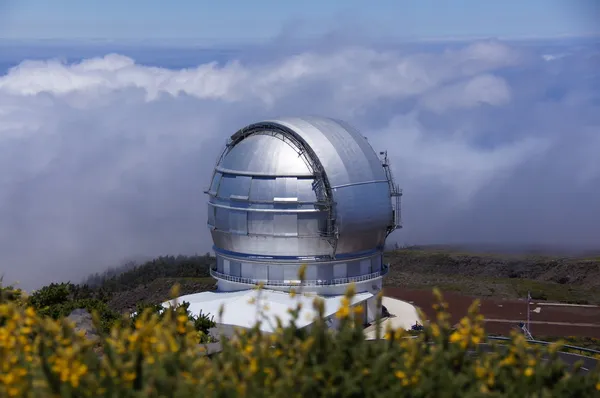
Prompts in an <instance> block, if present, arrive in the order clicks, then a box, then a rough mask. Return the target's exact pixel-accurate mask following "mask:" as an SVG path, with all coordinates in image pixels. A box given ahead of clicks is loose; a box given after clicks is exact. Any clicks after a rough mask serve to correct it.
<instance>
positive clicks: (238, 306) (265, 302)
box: [163, 289, 377, 332]
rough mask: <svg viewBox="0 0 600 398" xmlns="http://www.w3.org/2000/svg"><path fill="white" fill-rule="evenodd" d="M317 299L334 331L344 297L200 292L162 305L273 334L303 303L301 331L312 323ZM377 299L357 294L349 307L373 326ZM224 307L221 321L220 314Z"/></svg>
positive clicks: (231, 324)
mask: <svg viewBox="0 0 600 398" xmlns="http://www.w3.org/2000/svg"><path fill="white" fill-rule="evenodd" d="M315 297H320V298H322V299H323V300H324V304H325V314H324V315H325V317H326V318H329V319H331V326H332V327H334V328H335V327H336V322H335V316H334V315H335V313H336V312H337V310H338V309H339V308H340V306H341V300H342V297H344V296H343V295H336V296H318V295H316V294H315V293H301V294H297V295H296V296H295V297H292V296H291V295H290V294H289V293H287V292H280V291H276V290H267V289H263V290H257V289H250V290H241V291H235V292H219V291H216V292H202V293H195V294H189V295H186V296H181V297H178V298H177V299H175V300H171V301H167V302H165V303H163V306H165V307H166V306H169V305H170V304H172V303H173V302H174V301H177V302H179V303H181V302H183V301H186V302H189V303H190V306H189V308H188V309H189V311H190V312H191V313H192V314H195V315H198V314H200V313H202V314H208V315H210V316H213V317H214V321H215V322H216V323H217V324H219V325H228V326H238V327H243V328H251V327H253V326H254V325H255V324H256V322H257V321H259V320H260V321H261V326H260V329H261V330H262V331H264V332H273V331H274V330H275V328H276V325H277V322H276V319H277V318H279V319H280V320H281V323H282V326H284V327H285V326H287V325H289V324H290V321H291V319H292V317H291V315H290V314H289V312H288V309H290V308H292V309H293V308H295V307H296V306H297V305H298V303H302V309H301V311H300V314H299V317H298V319H297V320H296V325H297V326H298V327H300V328H302V327H306V326H309V325H310V324H312V323H313V320H314V318H315V316H317V312H316V311H315V310H314V309H313V300H314V298H315ZM376 300H377V298H376V297H375V296H374V295H373V294H372V293H370V292H363V293H357V294H356V295H355V296H354V297H353V299H352V301H351V303H350V304H351V305H352V306H355V305H364V306H365V307H366V308H365V309H366V314H365V316H366V320H367V321H368V320H369V319H371V321H370V322H372V321H373V320H374V319H375V317H376V309H377V306H376ZM221 307H223V314H222V318H221V319H219V312H220V309H221Z"/></svg>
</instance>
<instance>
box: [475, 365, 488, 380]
mask: <svg viewBox="0 0 600 398" xmlns="http://www.w3.org/2000/svg"><path fill="white" fill-rule="evenodd" d="M486 373H487V372H486V370H485V368H484V367H482V366H477V367H476V368H475V375H477V378H479V379H483V378H484V377H485V375H486Z"/></svg>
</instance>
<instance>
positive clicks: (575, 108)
mask: <svg viewBox="0 0 600 398" xmlns="http://www.w3.org/2000/svg"><path fill="white" fill-rule="evenodd" d="M24 3H26V2H24ZM104 3H105V4H110V2H109V1H105V2H104ZM123 3H124V4H125V3H126V4H130V7H133V6H131V4H135V2H123ZM148 3H151V2H148ZM505 3H506V2H505ZM551 3H552V2H549V3H548V4H551ZM575 3H576V2H575ZM3 4H4V7H5V8H4V10H5V11H6V10H8V11H7V12H5V13H4V14H3V17H4V18H5V20H6V19H7V15H10V16H11V18H12V19H13V21H16V20H17V21H25V20H28V21H30V22H31V21H35V20H36V19H35V18H38V19H40V20H42V17H41V15H44V14H46V15H47V16H48V18H47V19H44V21H46V22H47V23H46V24H40V25H39V26H38V27H37V28H36V29H38V31H39V32H42V31H45V32H46V33H44V34H42V33H40V34H36V35H32V36H31V37H34V36H35V37H38V38H39V37H42V36H43V37H51V36H52V37H65V38H67V39H68V38H77V37H78V38H82V37H84V36H83V35H82V32H83V31H82V30H79V33H80V34H79V36H77V35H76V34H74V32H76V31H77V29H76V27H74V25H69V24H63V26H62V27H61V26H59V25H60V24H59V23H58V22H56V21H58V18H59V16H58V13H57V12H56V11H53V10H51V9H46V10H42V9H36V8H35V7H33V8H32V7H30V8H20V7H21V6H16V5H13V6H11V7H10V8H6V4H7V3H3ZM19 4H20V3H19ZM54 4H57V3H54ZM87 4H89V3H87ZM219 4H221V3H219ZM258 4H261V3H258ZM348 4H350V3H348ZM507 4H509V6H507V7H506V10H510V9H511V7H512V6H510V4H512V3H510V2H508V3H507ZM528 4H530V5H529V6H528V7H530V8H531V10H532V11H531V13H533V10H534V9H533V8H532V7H533V4H535V2H530V3H528ZM563 4H564V3H563ZM581 4H582V3H581ZM121 7H122V6H121ZM257 7H259V8H260V7H261V6H259V5H257ZM315 7H316V6H315ZM330 7H331V6H330ZM313 8H314V7H313ZM340 9H341V8H340ZM551 9H554V10H558V8H551ZM36 10H37V11H36ZM136 10H137V11H139V9H135V8H132V13H133V14H135V15H138V14H137V13H136V12H134V11H136ZM290 10H291V9H287V11H286V12H287V13H284V12H283V11H280V12H281V13H283V14H279V15H289V14H290V13H291V12H292V11H293V10H292V11H290ZM84 11H85V10H83V9H80V10H79V11H78V10H76V9H75V10H71V11H70V14H67V15H70V17H71V18H73V19H77V20H78V21H80V23H81V24H80V26H82V25H86V26H91V25H93V23H92V22H93V21H94V20H93V18H92V15H91V14H90V13H89V12H87V14H86V12H84ZM36 12H37V13H38V14H37V15H38V16H37V17H35V15H36ZM144 12H146V11H144ZM214 12H217V11H214ZM220 12H224V11H220ZM239 12H240V15H241V11H239ZM254 12H257V11H254ZM308 12H309V11H305V13H308ZM310 12H313V13H316V12H315V11H310ZM335 12H337V10H333V11H331V12H330V15H333V13H335ZM423 12H424V11H423ZM472 12H475V11H472ZM506 12H507V13H508V11H506ZM511 12H513V14H512V15H514V13H516V11H514V10H513V11H511ZM545 12H546V13H547V14H544V15H546V16H545V17H543V18H542V17H540V19H541V20H545V21H550V20H552V18H559V12H558V11H554V12H555V13H552V12H550V11H547V10H546V11H545ZM28 13H29V17H27V14H28ZM53 13H56V14H53ZM96 14H97V15H98V20H100V21H102V19H103V18H104V19H108V18H109V16H110V14H108V13H106V12H103V11H102V10H97V11H96ZM163 14H164V17H165V18H166V17H167V16H169V15H172V14H169V13H168V12H167V11H165V12H164V13H163ZM54 15H57V16H54ZM85 15H88V16H87V17H86V16H85ZM155 15H156V14H155ZM215 15H216V14H215ZM245 15H246V17H247V14H245ZM560 15H562V17H561V19H560V21H561V22H560V23H557V24H556V26H563V27H565V28H564V31H565V32H566V31H568V32H571V33H573V32H576V31H575V30H573V29H575V25H576V24H575V23H574V22H573V21H574V20H573V19H572V18H574V15H575V14H569V13H568V12H563V13H562V14H560ZM246 17H245V18H246ZM434 17H435V15H434V14H431V18H434ZM18 18H21V19H18ZM86 18H88V19H89V21H91V22H89V23H88V22H87V21H88V20H86ZM136 18H139V20H141V17H140V16H136ZM155 18H157V19H158V16H156V17H155ZM231 18H233V17H231ZM423 18H424V17H423ZM502 18H505V17H502ZM582 18H583V17H582ZM283 19H284V17H283V16H282V17H281V18H278V17H276V16H273V20H277V21H280V20H281V21H283ZM498 19H499V20H500V19H501V18H500V17H498ZM134 20H135V19H134ZM557 20H558V19H557ZM117 22H118V21H117ZM31 23H32V24H33V22H31ZM446 23H448V24H449V22H446ZM548 23H549V22H548ZM96 25H97V26H96V28H98V27H101V25H102V23H97V24H96ZM125 25H126V24H125V23H123V29H124V26H125ZM183 25H184V24H182V26H183ZM526 25H527V24H523V25H521V28H520V29H522V31H523V32H522V33H523V35H525V34H527V35H529V36H528V37H531V36H535V37H539V36H542V37H545V39H544V40H541V39H535V40H529V41H525V40H502V39H494V38H472V39H468V40H467V39H465V40H462V41H453V40H448V39H450V38H453V37H454V36H455V35H457V34H460V32H458V30H457V29H458V27H459V24H458V23H457V22H454V26H455V27H456V29H451V26H449V25H448V27H447V28H445V29H442V28H440V27H439V26H438V27H435V28H433V27H432V28H431V29H432V30H430V31H429V33H428V35H431V37H434V36H436V35H440V36H441V39H439V40H428V41H417V42H412V41H411V42H406V41H403V40H400V39H393V40H392V39H390V40H386V41H381V40H377V39H375V38H373V37H372V36H370V35H369V34H368V33H365V32H363V31H360V30H357V28H356V26H357V25H356V22H355V20H353V19H351V18H350V19H348V20H346V19H340V20H339V21H338V25H337V26H333V27H331V30H328V31H324V32H323V33H322V34H316V33H315V37H314V38H312V39H310V40H304V39H302V38H300V39H298V36H295V35H294V34H288V33H287V32H288V31H286V28H285V22H281V23H280V24H279V25H278V27H277V28H275V27H274V28H273V31H269V32H267V31H265V32H263V33H261V34H263V35H264V36H265V37H270V39H269V40H266V41H264V42H262V43H254V44H253V45H252V46H249V45H246V44H239V45H238V46H237V47H236V48H237V49H236V50H228V51H221V50H219V48H212V49H203V48H200V47H198V46H189V47H186V46H182V45H177V46H174V45H172V44H164V43H162V44H160V45H158V44H152V43H150V44H147V43H146V45H144V46H137V45H131V42H128V44H124V43H125V41H122V40H114V41H109V42H107V43H104V44H102V45H99V44H98V43H88V42H76V43H75V42H73V43H70V44H64V43H63V44H57V43H47V42H38V43H25V44H23V43H21V42H12V41H10V40H8V41H0V275H2V274H3V275H4V282H5V283H6V282H8V283H13V282H19V283H20V286H21V287H23V288H25V289H32V288H37V287H40V286H41V285H44V284H47V283H49V282H51V281H66V280H72V281H75V282H78V281H80V280H81V279H82V278H84V277H85V276H87V275H88V274H89V273H91V272H97V271H102V270H103V269H106V268H107V267H109V266H115V265H119V264H121V263H123V262H125V261H126V260H128V259H141V258H151V257H154V256H158V255H165V254H173V255H177V254H195V253H199V254H204V253H206V252H208V251H210V250H211V245H212V244H211V239H210V235H209V233H208V229H207V227H206V211H207V207H206V197H205V195H204V193H203V191H204V190H205V189H206V188H207V186H208V184H209V182H210V177H211V172H212V168H213V167H214V163H215V156H216V154H217V153H219V151H220V150H221V149H222V147H223V144H224V142H225V140H226V138H227V137H228V136H229V135H231V134H232V133H233V132H235V131H237V129H239V128H241V127H243V126H245V125H247V124H249V123H252V122H256V121H259V120H263V119H266V118H273V117H278V116H294V115H306V114H318V115H323V116H330V117H334V118H339V119H342V120H345V121H347V122H348V123H350V124H352V125H354V126H355V127H357V128H358V129H359V130H360V131H361V132H362V133H363V134H364V135H365V136H367V137H368V139H369V142H370V143H371V145H372V146H373V148H374V149H375V150H376V151H380V150H385V149H387V150H388V153H389V156H390V161H391V164H392V168H393V171H394V173H395V176H396V180H397V182H398V183H399V184H400V186H401V188H402V189H403V191H404V196H403V222H404V228H403V229H402V230H400V231H397V232H394V234H393V235H392V236H391V237H390V242H398V243H400V244H429V243H449V244H456V243H460V244H462V243H486V244H489V243H496V244H506V245H517V244H518V245H533V244H540V245H547V246H548V245H549V246H561V247H565V246H566V247H573V248H596V249H597V248H598V245H599V242H600V207H599V205H598V203H600V156H598V153H600V73H599V72H598V71H599V70H600V67H599V65H600V41H599V39H598V38H589V37H588V38H586V39H582V38H570V39H568V40H567V39H564V38H548V35H550V34H551V33H552V32H550V31H549V30H548V29H549V28H546V29H545V30H544V29H541V28H535V26H534V24H529V25H527V27H528V29H529V30H527V29H525V27H526ZM0 26H2V27H3V28H4V29H5V28H6V26H9V27H10V26H12V28H10V29H8V30H6V32H8V31H12V32H13V33H12V34H13V36H14V37H21V38H23V37H25V36H19V35H18V34H16V33H15V32H17V27H19V29H23V26H25V25H23V24H20V23H16V24H12V25H10V24H9V25H6V24H0ZM52 26H54V28H52ZM131 26H132V27H131V28H130V29H131V30H130V33H131V35H130V37H133V36H134V35H133V33H135V32H137V30H136V29H134V28H133V26H135V23H133V22H132V24H131ZM165 26H167V25H165ZM190 26H191V25H190ZM414 26H416V25H414ZM568 26H571V27H572V29H570V30H569V29H567V27H568ZM578 26H579V25H578ZM582 26H583V25H582ZM498 27H499V25H498ZM50 28H52V29H50ZM96 28H94V29H96ZM280 28H281V29H280ZM488 28H489V29H491V28H492V27H491V26H490V27H488ZM11 29H12V30H11ZM60 29H64V31H63V32H62V33H60V32H59V30H60ZM73 29H74V30H73ZM98 29H100V28H98ZM170 29H173V31H172V32H177V29H176V27H174V25H173V26H172V27H171V28H170ZM277 29H279V30H277ZM422 29H424V28H422ZM434 29H438V31H435V30H434ZM461 29H465V32H467V33H469V32H470V33H472V35H471V36H478V35H479V32H478V30H477V29H476V27H475V26H474V25H473V26H472V27H471V28H469V29H470V30H469V29H467V28H465V27H462V28H461ZM482 29H483V27H482ZM504 29H508V28H506V27H505V28H504ZM561 29H562V28H561ZM583 30H585V31H588V30H589V29H588V28H587V27H585V29H583V28H582V30H581V31H582V32H583ZM51 31H53V32H54V33H52V34H51V33H49V32H51ZM68 32H70V33H68ZM98 32H100V33H101V32H102V30H101V29H100V30H98ZM163 32H168V30H164V31H163ZM100 33H94V34H95V35H96V34H100ZM117 33H118V35H121V34H123V35H124V36H126V35H125V34H124V33H123V32H121V33H119V32H118V29H115V30H114V31H112V34H114V35H115V37H117V36H118V35H117ZM504 33H505V34H507V35H508V34H509V33H508V32H507V31H506V30H505V31H504ZM554 33H556V32H554ZM138 34H139V35H140V36H141V35H142V34H141V33H138ZM195 34H196V37H201V36H203V34H202V33H201V32H200V31H198V32H197V33H195ZM219 34H221V33H219ZM420 34H421V33H419V35H420ZM215 35H217V33H215ZM269 35H271V36H269ZM423 35H425V33H423ZM100 37H105V38H107V37H108V36H100ZM165 37H166V36H165ZM219 37H226V35H223V36H219ZM230 37H231V38H233V37H237V36H236V34H234V33H231V36H230ZM423 37H424V36H423ZM232 40H233V39H232ZM298 41H301V42H302V45H297V44H298ZM134 42H135V41H134ZM15 43H16V44H15ZM233 43H242V42H241V41H240V42H236V41H233Z"/></svg>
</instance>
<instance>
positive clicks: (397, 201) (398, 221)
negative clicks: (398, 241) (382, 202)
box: [379, 151, 402, 235]
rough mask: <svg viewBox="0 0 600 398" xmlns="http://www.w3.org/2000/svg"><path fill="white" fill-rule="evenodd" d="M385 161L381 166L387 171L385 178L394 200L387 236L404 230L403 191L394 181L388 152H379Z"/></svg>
mask: <svg viewBox="0 0 600 398" xmlns="http://www.w3.org/2000/svg"><path fill="white" fill-rule="evenodd" d="M379 154H380V155H381V156H383V159H382V161H381V165H382V166H383V170H384V171H385V177H386V179H387V182H388V185H389V187H390V196H391V199H392V224H391V225H390V226H388V228H387V235H389V234H391V233H392V232H394V231H395V230H396V229H399V228H402V207H401V206H402V203H401V199H402V190H401V189H400V186H399V185H398V184H396V182H395V181H394V175H393V174H392V170H391V168H390V162H389V158H388V154H387V151H382V152H379Z"/></svg>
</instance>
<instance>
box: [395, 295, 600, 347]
mask: <svg viewBox="0 0 600 398" xmlns="http://www.w3.org/2000/svg"><path fill="white" fill-rule="evenodd" d="M384 293H385V295H386V296H389V297H393V298H397V299H400V300H404V301H408V302H410V303H412V304H414V305H415V306H417V307H419V308H421V309H422V310H423V311H424V312H425V314H426V315H427V316H428V317H433V316H434V311H433V309H432V308H431V306H432V305H433V304H434V298H433V294H432V293H431V291H430V290H407V289H404V288H393V287H386V288H385V289H384ZM444 299H445V301H446V302H448V305H449V307H450V313H451V315H452V321H453V322H458V321H459V320H460V319H461V318H462V317H463V316H465V315H466V313H467V310H468V308H469V306H470V305H471V303H472V302H473V300H474V298H473V297H468V296H464V295H460V294H457V293H451V292H446V293H444ZM480 302H481V304H480V309H479V310H480V313H481V314H483V315H484V316H485V318H486V331H487V332H488V333H490V334H501V335H507V334H508V333H509V332H510V330H511V329H513V328H515V327H516V326H517V325H518V323H519V322H525V321H526V319H527V302H526V300H501V299H491V298H484V299H480ZM530 310H531V314H530V320H531V332H532V334H533V335H534V336H535V335H541V336H581V337H595V338H600V307H594V306H576V305H557V304H555V303H552V305H550V303H545V302H539V301H536V300H533V301H532V302H531V305H530Z"/></svg>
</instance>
